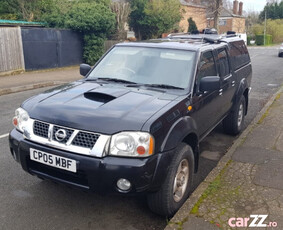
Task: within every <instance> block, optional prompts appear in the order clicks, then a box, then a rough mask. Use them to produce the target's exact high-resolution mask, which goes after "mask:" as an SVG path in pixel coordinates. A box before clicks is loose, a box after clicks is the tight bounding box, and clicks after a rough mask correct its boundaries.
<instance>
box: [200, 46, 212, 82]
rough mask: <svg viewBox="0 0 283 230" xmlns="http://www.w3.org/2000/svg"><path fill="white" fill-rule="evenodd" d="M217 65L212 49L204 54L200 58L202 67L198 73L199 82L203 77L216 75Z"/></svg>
mask: <svg viewBox="0 0 283 230" xmlns="http://www.w3.org/2000/svg"><path fill="white" fill-rule="evenodd" d="M216 75H217V72H216V67H215V61H214V58H213V53H212V51H208V52H205V53H203V54H202V57H201V59H200V68H199V73H198V82H199V81H200V79H201V78H203V77H206V76H216Z"/></svg>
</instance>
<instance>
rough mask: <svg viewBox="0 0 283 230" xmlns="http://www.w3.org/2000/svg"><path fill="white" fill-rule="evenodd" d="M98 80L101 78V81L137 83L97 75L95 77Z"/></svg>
mask: <svg viewBox="0 0 283 230" xmlns="http://www.w3.org/2000/svg"><path fill="white" fill-rule="evenodd" d="M97 79H98V80H103V81H113V82H120V83H126V84H137V83H135V82H132V81H127V80H123V79H119V78H110V77H99V78H97Z"/></svg>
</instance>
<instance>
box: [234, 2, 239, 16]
mask: <svg viewBox="0 0 283 230" xmlns="http://www.w3.org/2000/svg"><path fill="white" fill-rule="evenodd" d="M238 6H239V2H238V1H237V0H235V1H234V2H233V14H238Z"/></svg>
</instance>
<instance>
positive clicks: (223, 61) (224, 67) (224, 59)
mask: <svg viewBox="0 0 283 230" xmlns="http://www.w3.org/2000/svg"><path fill="white" fill-rule="evenodd" d="M217 59H218V72H219V75H220V77H225V76H227V75H229V74H230V66H229V60H228V56H227V51H226V49H224V48H222V49H219V50H217Z"/></svg>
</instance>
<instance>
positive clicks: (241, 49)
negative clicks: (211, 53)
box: [230, 41, 250, 70]
mask: <svg viewBox="0 0 283 230" xmlns="http://www.w3.org/2000/svg"><path fill="white" fill-rule="evenodd" d="M230 55H231V59H232V60H231V63H232V64H233V68H234V69H235V70H236V69H238V68H241V67H242V66H244V65H246V64H247V63H249V62H250V56H249V53H248V49H247V47H246V45H245V43H244V41H236V42H231V43H230Z"/></svg>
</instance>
